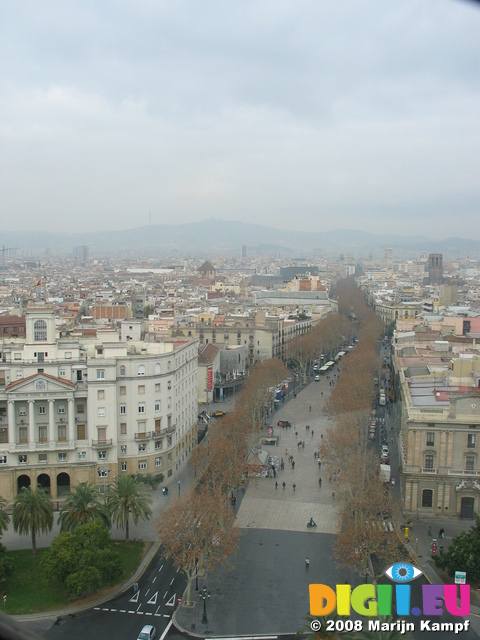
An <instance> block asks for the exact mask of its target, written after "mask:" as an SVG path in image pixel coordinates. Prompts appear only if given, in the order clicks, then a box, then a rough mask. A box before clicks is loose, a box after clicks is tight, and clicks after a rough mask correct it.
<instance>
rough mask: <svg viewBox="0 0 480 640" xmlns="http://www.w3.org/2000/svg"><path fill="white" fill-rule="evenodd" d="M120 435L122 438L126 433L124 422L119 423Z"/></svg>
mask: <svg viewBox="0 0 480 640" xmlns="http://www.w3.org/2000/svg"><path fill="white" fill-rule="evenodd" d="M120 433H121V434H122V436H124V435H126V433H127V423H126V422H121V423H120Z"/></svg>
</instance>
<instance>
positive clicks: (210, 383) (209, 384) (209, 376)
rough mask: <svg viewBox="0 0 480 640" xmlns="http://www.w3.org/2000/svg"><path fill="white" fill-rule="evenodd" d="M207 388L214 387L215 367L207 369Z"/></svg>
mask: <svg viewBox="0 0 480 640" xmlns="http://www.w3.org/2000/svg"><path fill="white" fill-rule="evenodd" d="M207 389H208V390H209V391H211V390H212V389H213V367H208V369H207Z"/></svg>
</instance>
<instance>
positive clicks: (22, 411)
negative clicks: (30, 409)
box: [18, 406, 27, 416]
mask: <svg viewBox="0 0 480 640" xmlns="http://www.w3.org/2000/svg"><path fill="white" fill-rule="evenodd" d="M18 415H19V416H26V415H27V407H25V406H21V407H19V409H18Z"/></svg>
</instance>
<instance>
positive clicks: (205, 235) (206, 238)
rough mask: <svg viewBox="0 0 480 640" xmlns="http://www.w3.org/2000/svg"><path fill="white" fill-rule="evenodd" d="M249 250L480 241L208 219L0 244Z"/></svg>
mask: <svg viewBox="0 0 480 640" xmlns="http://www.w3.org/2000/svg"><path fill="white" fill-rule="evenodd" d="M242 244H245V245H247V253H248V255H255V254H258V255H267V254H279V255H281V254H285V255H289V256H291V255H302V256H308V255H317V256H318V255H326V256H338V255H340V254H342V253H345V252H346V251H349V252H351V253H352V254H353V255H354V256H355V258H358V257H368V255H369V254H370V253H371V254H372V255H373V256H379V255H383V250H384V249H385V247H391V248H392V249H393V250H394V252H395V253H398V254H402V255H403V256H405V257H414V256H416V255H418V253H421V252H426V253H434V252H439V253H443V254H444V255H445V256H446V257H447V258H458V257H464V256H466V255H471V256H472V257H479V256H480V241H478V240H469V239H467V238H447V239H445V240H441V241H434V240H430V239H429V238H426V237H421V236H411V237H403V236H398V235H374V234H371V233H367V232H365V231H359V230H357V229H335V230H333V231H324V232H311V231H304V230H302V231H285V230H283V229H275V228H273V227H265V226H263V225H257V224H248V223H244V222H238V221H226V220H215V219H210V220H204V221H203V222H192V223H187V224H177V225H175V224H172V225H165V224H161V225H150V226H144V227H136V228H134V229H127V230H124V231H104V232H88V233H74V234H66V233H47V232H33V231H31V232H30V231H23V232H21V233H20V232H10V231H6V232H3V233H0V245H3V246H5V247H18V248H19V249H24V250H33V251H34V252H35V253H36V254H37V255H38V253H43V252H44V250H45V249H46V248H51V249H52V250H53V251H55V253H63V254H71V253H72V251H73V248H74V247H75V246H78V245H87V246H88V247H89V248H90V255H91V256H94V255H99V254H104V253H114V252H119V253H135V254H142V255H159V256H170V255H176V256H198V257H209V256H214V255H229V254H230V255H231V254H232V253H234V254H236V255H239V252H240V245H242Z"/></svg>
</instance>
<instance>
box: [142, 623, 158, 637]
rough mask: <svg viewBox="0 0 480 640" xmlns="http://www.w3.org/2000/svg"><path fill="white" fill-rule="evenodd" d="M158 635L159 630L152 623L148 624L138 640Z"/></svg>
mask: <svg viewBox="0 0 480 640" xmlns="http://www.w3.org/2000/svg"><path fill="white" fill-rule="evenodd" d="M156 635H157V630H156V629H155V627H154V626H153V625H151V624H146V625H145V626H144V627H143V629H142V630H141V631H140V633H139V634H138V637H137V640H153V638H155V637H156Z"/></svg>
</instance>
